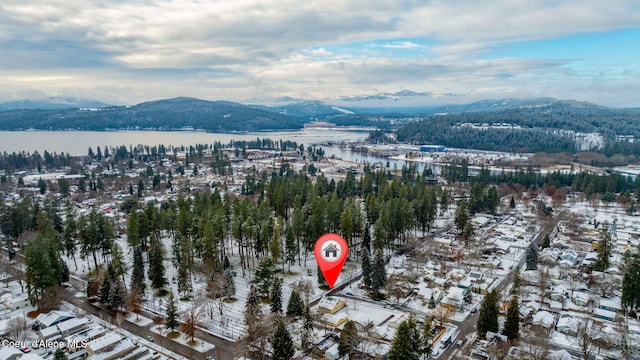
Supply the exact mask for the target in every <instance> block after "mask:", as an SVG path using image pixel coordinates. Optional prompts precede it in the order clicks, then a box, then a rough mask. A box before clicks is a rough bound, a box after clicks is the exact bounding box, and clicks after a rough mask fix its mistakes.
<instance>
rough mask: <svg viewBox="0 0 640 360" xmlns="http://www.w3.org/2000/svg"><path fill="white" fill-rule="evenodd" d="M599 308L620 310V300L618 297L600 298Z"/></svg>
mask: <svg viewBox="0 0 640 360" xmlns="http://www.w3.org/2000/svg"><path fill="white" fill-rule="evenodd" d="M600 308H601V309H605V310H616V311H622V301H621V300H620V298H619V297H615V298H613V299H602V300H600Z"/></svg>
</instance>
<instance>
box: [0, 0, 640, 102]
mask: <svg viewBox="0 0 640 360" xmlns="http://www.w3.org/2000/svg"><path fill="white" fill-rule="evenodd" d="M639 44H640V2H638V1H637V0H615V1H613V2H607V1H602V0H564V1H563V0H529V1H525V0H491V1H484V0H440V1H429V0H2V1H1V2H0V101H10V100H18V99H40V98H43V97H48V96H72V97H77V98H82V99H91V100H99V101H103V102H108V103H112V104H134V103H138V102H141V101H146V100H154V99H160V98H169V97H175V96H194V97H199V98H203V99H224V100H233V101H252V102H258V101H268V100H270V99H276V98H279V97H285V96H288V97H294V98H307V99H332V98H336V97H339V96H350V95H370V94H376V93H381V92H397V91H400V90H404V89H410V90H414V91H420V92H428V93H429V94H431V96H430V97H429V99H431V100H430V101H434V102H442V103H452V102H458V103H460V102H471V101H475V100H478V99H489V98H492V99H497V98H506V97H541V96H551V97H557V98H562V99H577V100H586V101H592V102H596V103H599V104H603V105H610V106H640V96H638V94H640V45H639ZM427 100H428V99H427Z"/></svg>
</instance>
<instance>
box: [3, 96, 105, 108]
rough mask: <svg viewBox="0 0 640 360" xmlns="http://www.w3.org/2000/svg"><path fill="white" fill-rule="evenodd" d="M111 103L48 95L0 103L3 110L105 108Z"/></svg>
mask: <svg viewBox="0 0 640 360" xmlns="http://www.w3.org/2000/svg"><path fill="white" fill-rule="evenodd" d="M109 106H111V105H109V104H105V103H103V102H100V101H94V100H82V99H76V98H72V97H57V96H56V97H50V98H47V99H45V100H18V101H9V102H4V103H0V111H3V110H27V109H68V108H105V107H109Z"/></svg>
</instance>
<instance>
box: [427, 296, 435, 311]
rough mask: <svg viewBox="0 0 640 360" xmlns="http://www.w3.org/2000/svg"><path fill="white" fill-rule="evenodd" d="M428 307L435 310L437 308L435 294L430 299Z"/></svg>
mask: <svg viewBox="0 0 640 360" xmlns="http://www.w3.org/2000/svg"><path fill="white" fill-rule="evenodd" d="M428 307H429V309H435V308H436V299H435V298H434V297H433V293H432V294H431V299H429V305H428Z"/></svg>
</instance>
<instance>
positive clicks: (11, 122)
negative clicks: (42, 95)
mask: <svg viewBox="0 0 640 360" xmlns="http://www.w3.org/2000/svg"><path fill="white" fill-rule="evenodd" d="M185 127H191V128H194V129H200V130H205V131H211V132H229V131H260V130H282V129H299V128H301V127H302V121H301V120H300V119H298V118H295V117H291V116H288V115H283V114H279V113H276V112H271V111H266V110H264V109H259V108H255V107H250V106H245V105H241V104H236V103H232V102H225V101H206V100H198V99H192V98H175V99H168V100H160V101H152V102H146V103H142V104H138V105H135V106H131V107H110V108H103V109H99V110H97V109H93V110H86V109H45V110H11V111H2V112H0V129H2V130H25V129H42V130H66V129H78V130H109V129H159V130H172V129H181V128H185Z"/></svg>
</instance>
